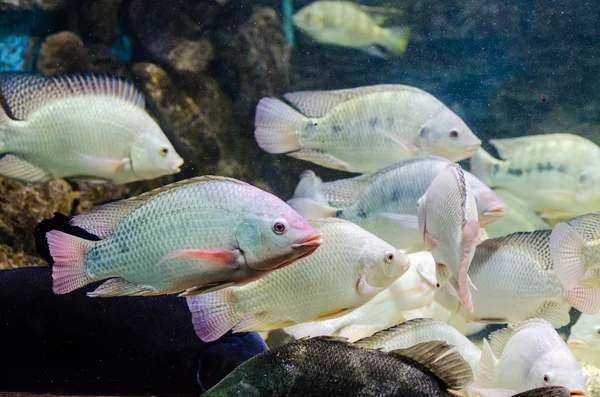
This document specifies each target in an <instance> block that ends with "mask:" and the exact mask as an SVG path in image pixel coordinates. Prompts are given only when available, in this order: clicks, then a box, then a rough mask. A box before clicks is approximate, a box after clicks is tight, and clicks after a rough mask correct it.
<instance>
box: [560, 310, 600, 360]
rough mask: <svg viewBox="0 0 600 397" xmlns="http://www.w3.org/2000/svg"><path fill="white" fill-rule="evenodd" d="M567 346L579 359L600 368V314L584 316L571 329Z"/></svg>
mask: <svg viewBox="0 0 600 397" xmlns="http://www.w3.org/2000/svg"><path fill="white" fill-rule="evenodd" d="M567 345H568V346H569V349H571V352H572V353H573V355H574V356H575V357H576V358H577V359H579V360H581V361H584V362H586V363H588V364H592V365H594V366H596V367H598V368H600V314H582V315H581V316H580V317H579V319H578V320H577V322H576V323H575V325H573V326H572V327H571V331H570V333H569V339H568V341H567Z"/></svg>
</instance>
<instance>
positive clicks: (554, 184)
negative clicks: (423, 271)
mask: <svg viewBox="0 0 600 397" xmlns="http://www.w3.org/2000/svg"><path fill="white" fill-rule="evenodd" d="M490 142H491V144H492V145H494V146H495V147H496V149H497V150H498V153H499V154H500V157H502V159H503V161H501V160H496V159H495V158H493V157H492V156H490V155H489V154H488V153H486V152H485V151H484V150H483V149H480V150H479V151H477V153H475V155H474V156H473V157H472V158H471V172H472V173H473V174H475V175H476V176H477V177H478V178H479V179H481V180H482V181H483V182H485V183H486V184H487V185H488V186H490V187H492V188H503V189H506V190H509V191H510V192H511V193H513V194H514V195H516V196H518V197H520V198H521V199H523V200H524V201H525V202H527V204H528V205H529V207H530V208H531V209H532V210H534V211H537V212H541V213H542V215H543V216H544V217H545V218H549V219H569V218H572V217H575V216H578V215H582V214H586V213H588V212H595V211H600V172H598V169H600V147H598V145H596V144H594V143H593V142H591V141H589V140H587V139H585V138H582V137H580V136H577V135H571V134H548V135H533V136H527V137H521V138H512V139H492V140H490Z"/></svg>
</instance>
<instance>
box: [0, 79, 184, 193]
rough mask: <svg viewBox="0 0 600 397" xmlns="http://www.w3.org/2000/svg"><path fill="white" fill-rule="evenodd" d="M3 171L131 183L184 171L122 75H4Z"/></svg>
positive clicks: (19, 176) (25, 176) (37, 178)
mask: <svg viewBox="0 0 600 397" xmlns="http://www.w3.org/2000/svg"><path fill="white" fill-rule="evenodd" d="M0 97H2V99H4V104H5V105H6V107H5V108H2V107H1V106H0V175H3V176H5V177H9V178H13V179H16V180H19V181H23V182H37V183H41V182H47V181H49V180H52V179H55V178H70V179H92V180H101V181H111V182H115V183H128V182H133V181H137V180H142V179H153V178H157V177H159V176H163V175H168V174H174V173H176V172H179V167H180V166H181V165H182V164H183V159H182V158H181V157H179V155H178V154H177V152H176V151H175V149H174V148H173V145H171V142H169V140H168V139H167V137H166V136H165V134H164V133H163V131H162V130H161V129H160V127H159V126H158V124H156V122H155V121H154V119H153V118H152V117H150V115H149V114H148V113H147V112H146V110H145V109H144V97H143V95H142V94H141V93H140V92H139V91H138V90H137V89H136V88H135V86H134V85H133V83H132V82H129V81H125V80H123V79H121V78H119V77H109V76H100V75H93V74H89V75H80V74H75V75H68V76H60V77H46V76H43V75H39V74H32V73H1V74H0Z"/></svg>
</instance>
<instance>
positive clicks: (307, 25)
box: [292, 1, 410, 57]
mask: <svg viewBox="0 0 600 397" xmlns="http://www.w3.org/2000/svg"><path fill="white" fill-rule="evenodd" d="M363 9H364V8H362V7H360V6H359V5H358V4H355V3H352V2H349V1H315V2H313V3H311V4H309V5H307V6H306V7H304V8H302V9H301V10H299V11H298V12H296V13H295V14H294V15H293V17H292V20H293V22H294V25H295V26H296V27H297V28H298V29H299V30H300V31H301V32H302V33H304V34H306V35H308V36H310V37H311V38H313V39H314V40H315V41H317V42H319V43H324V44H333V45H337V46H342V47H350V48H359V49H362V50H364V51H366V52H367V53H370V54H372V55H376V56H381V57H385V54H384V53H383V52H381V51H380V50H379V49H378V48H377V46H380V47H383V48H385V49H386V50H387V51H388V52H391V53H392V54H394V55H399V54H403V53H404V52H405V51H406V47H407V45H408V39H409V37H410V28H408V27H405V28H400V27H397V28H396V27H395V28H384V27H381V26H380V24H381V22H383V20H376V19H375V18H373V17H371V15H369V13H367V12H365V11H363Z"/></svg>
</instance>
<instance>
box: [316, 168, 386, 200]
mask: <svg viewBox="0 0 600 397" xmlns="http://www.w3.org/2000/svg"><path fill="white" fill-rule="evenodd" d="M378 175H379V173H378V171H374V172H370V173H368V174H363V175H360V176H357V177H354V178H347V179H340V180H337V181H333V182H327V183H324V184H322V185H321V189H320V191H321V194H322V196H323V197H324V198H325V200H327V202H328V203H329V205H331V206H333V207H336V208H339V209H344V208H348V207H350V206H352V205H353V204H354V203H356V201H357V200H358V199H359V197H360V195H361V194H362V193H363V191H364V190H365V189H366V188H367V187H368V186H369V185H370V184H371V183H372V182H373V181H374V180H375V179H376V178H377V176H378Z"/></svg>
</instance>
